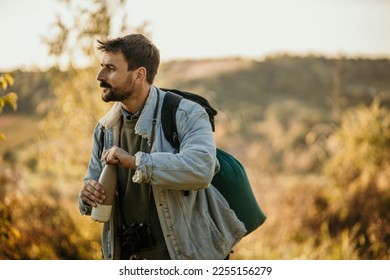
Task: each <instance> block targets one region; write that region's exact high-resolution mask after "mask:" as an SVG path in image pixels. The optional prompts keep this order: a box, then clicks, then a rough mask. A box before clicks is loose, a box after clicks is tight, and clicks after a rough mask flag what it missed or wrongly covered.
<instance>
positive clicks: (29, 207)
mask: <svg viewBox="0 0 390 280" xmlns="http://www.w3.org/2000/svg"><path fill="white" fill-rule="evenodd" d="M0 183H1V185H2V191H3V192H2V193H1V194H0V244H1V246H0V259H28V260H37V259H39V260H40V259H80V258H81V259H92V258H97V256H96V254H94V251H95V250H96V246H95V248H94V247H91V246H94V245H95V244H94V243H92V242H90V241H88V240H87V239H86V238H85V237H84V234H83V233H82V232H81V230H82V228H79V227H78V226H77V225H76V223H75V221H74V219H73V218H72V217H71V215H70V212H69V210H68V209H66V208H63V207H64V203H63V199H64V197H63V195H62V194H61V193H60V192H59V191H58V190H56V189H55V188H54V187H53V186H52V185H51V184H50V183H47V185H43V184H42V185H41V186H40V188H39V190H36V191H34V190H32V189H31V188H30V189H29V192H28V193H27V192H26V190H23V187H22V186H23V184H24V183H23V182H22V178H21V174H19V172H18V171H17V170H15V169H14V168H12V167H6V168H4V169H1V170H0ZM6 189H8V190H9V191H6ZM10 190H12V191H10ZM27 217H28V218H27Z"/></svg>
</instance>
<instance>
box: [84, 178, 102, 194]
mask: <svg viewBox="0 0 390 280" xmlns="http://www.w3.org/2000/svg"><path fill="white" fill-rule="evenodd" d="M87 189H88V190H89V191H90V192H93V191H94V190H96V191H98V192H100V193H102V194H104V193H105V190H104V188H103V187H102V185H100V184H99V182H97V181H95V180H89V181H88V183H87Z"/></svg>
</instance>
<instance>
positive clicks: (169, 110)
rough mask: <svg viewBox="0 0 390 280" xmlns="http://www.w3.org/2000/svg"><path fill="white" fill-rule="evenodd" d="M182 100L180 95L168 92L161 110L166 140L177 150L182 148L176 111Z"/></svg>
mask: <svg viewBox="0 0 390 280" xmlns="http://www.w3.org/2000/svg"><path fill="white" fill-rule="evenodd" d="M182 99H183V97H181V96H180V95H177V94H175V93H172V92H170V91H167V92H166V94H165V97H164V102H163V105H162V109H161V124H162V128H163V132H164V136H165V139H167V141H168V142H169V143H170V144H171V146H172V147H174V148H176V149H179V146H180V142H179V137H178V134H177V126H176V111H177V107H179V104H180V101H181V100H182Z"/></svg>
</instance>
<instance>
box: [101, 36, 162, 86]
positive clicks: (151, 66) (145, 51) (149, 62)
mask: <svg viewBox="0 0 390 280" xmlns="http://www.w3.org/2000/svg"><path fill="white" fill-rule="evenodd" d="M97 41H98V43H99V46H98V50H100V51H104V52H110V53H117V52H121V53H123V56H124V57H125V59H126V61H127V64H128V70H135V69H137V68H139V67H145V68H146V72H147V75H146V80H147V82H148V83H149V84H152V83H153V81H154V78H155V76H156V74H157V70H158V66H159V65H160V52H159V50H158V49H157V48H156V46H155V45H154V44H153V43H152V42H151V41H150V40H149V39H148V38H146V37H145V36H143V35H142V34H130V35H127V36H124V37H119V38H116V39H112V40H104V41H100V40H97Z"/></svg>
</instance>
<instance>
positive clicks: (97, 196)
mask: <svg viewBox="0 0 390 280" xmlns="http://www.w3.org/2000/svg"><path fill="white" fill-rule="evenodd" d="M81 199H82V200H83V201H86V202H88V203H89V204H90V205H92V206H96V203H100V204H102V203H103V202H104V200H105V199H106V197H105V195H103V194H101V193H99V192H98V191H97V190H93V191H92V192H91V191H88V190H87V189H86V190H84V191H83V192H82V194H81Z"/></svg>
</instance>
